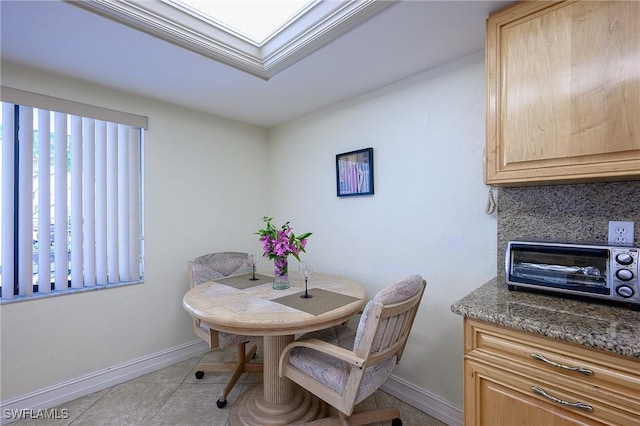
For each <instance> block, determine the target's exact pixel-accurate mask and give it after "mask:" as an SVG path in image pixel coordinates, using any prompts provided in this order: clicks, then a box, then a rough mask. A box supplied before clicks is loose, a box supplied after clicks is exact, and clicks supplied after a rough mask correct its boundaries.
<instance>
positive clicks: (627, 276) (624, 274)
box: [616, 269, 633, 281]
mask: <svg viewBox="0 0 640 426" xmlns="http://www.w3.org/2000/svg"><path fill="white" fill-rule="evenodd" d="M616 277H618V279H620V280H622V281H629V280H631V279H632V278H633V272H631V271H630V270H628V269H618V270H617V271H616Z"/></svg>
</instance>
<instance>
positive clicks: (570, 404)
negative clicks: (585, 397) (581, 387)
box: [531, 386, 593, 413]
mask: <svg viewBox="0 0 640 426" xmlns="http://www.w3.org/2000/svg"><path fill="white" fill-rule="evenodd" d="M531 390H532V391H533V392H534V393H537V394H538V395H542V396H544V397H545V398H547V399H550V400H551V401H553V402H556V403H558V404H562V405H566V406H568V407H573V408H579V409H581V410H584V411H588V412H590V413H593V407H592V406H590V405H589V404H585V403H584V402H569V401H564V400H562V399H559V398H556V397H555V396H552V395H549V394H548V393H546V392H545V391H544V389H542V388H539V387H538V386H531Z"/></svg>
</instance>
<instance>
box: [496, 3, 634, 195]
mask: <svg viewBox="0 0 640 426" xmlns="http://www.w3.org/2000/svg"><path fill="white" fill-rule="evenodd" d="M486 52H487V83H488V87H487V158H486V160H487V161H486V167H487V169H486V181H487V183H494V184H509V183H535V182H564V181H575V180H601V179H613V178H619V177H625V178H640V119H638V117H639V116H640V2H627V1H607V2H592V1H577V2H572V1H566V2H523V3H517V4H515V5H514V6H512V7H511V8H508V9H505V10H504V11H500V12H497V13H495V14H492V15H491V16H490V17H489V19H488V21H487V50H486Z"/></svg>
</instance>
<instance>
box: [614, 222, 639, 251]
mask: <svg viewBox="0 0 640 426" xmlns="http://www.w3.org/2000/svg"><path fill="white" fill-rule="evenodd" d="M633 228H634V225H633V222H618V221H614V220H610V221H609V244H613V245H616V246H632V245H633Z"/></svg>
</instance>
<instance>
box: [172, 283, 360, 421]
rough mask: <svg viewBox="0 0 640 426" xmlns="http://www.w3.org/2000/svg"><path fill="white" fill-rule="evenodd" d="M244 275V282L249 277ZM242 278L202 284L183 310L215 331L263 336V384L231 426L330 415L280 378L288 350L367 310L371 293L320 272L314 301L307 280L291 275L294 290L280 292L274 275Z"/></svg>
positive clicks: (237, 405)
mask: <svg viewBox="0 0 640 426" xmlns="http://www.w3.org/2000/svg"><path fill="white" fill-rule="evenodd" d="M243 277H244V278H243ZM258 277H259V278H261V279H262V282H260V281H256V284H257V285H252V284H251V283H246V282H244V280H245V279H246V280H248V279H249V278H251V274H248V275H247V276H237V277H231V278H224V279H218V280H216V281H210V282H206V283H203V284H200V285H198V286H196V287H194V288H192V289H191V290H189V291H188V292H187V293H186V294H185V296H184V298H183V307H184V308H185V309H186V310H187V311H188V312H189V313H190V314H191V316H193V317H194V318H197V319H199V320H201V321H202V322H203V323H204V324H206V325H207V326H208V327H211V328H212V329H215V330H219V331H224V332H227V333H234V334H241V335H248V336H262V337H263V343H264V345H263V346H264V369H263V383H262V384H261V385H256V386H254V387H253V388H251V389H249V390H248V391H246V392H244V393H243V394H242V395H240V397H239V398H238V399H237V400H236V401H235V402H234V403H233V404H232V406H231V411H230V415H229V424H231V425H236V424H237V425H260V426H270V425H287V424H297V423H306V422H309V421H312V420H314V419H318V418H322V417H325V416H326V415H327V414H328V408H327V406H326V404H325V403H324V402H322V401H320V400H319V399H318V398H316V397H315V396H313V395H311V394H310V393H309V392H307V391H306V390H303V389H301V388H299V387H298V385H296V384H295V383H293V382H292V381H290V380H289V379H287V378H284V377H283V378H281V377H279V375H278V362H279V358H280V354H281V353H282V351H283V349H284V348H285V346H287V345H288V344H289V343H291V342H293V341H294V339H295V336H296V335H299V334H302V333H307V332H311V331H316V330H321V329H324V328H328V327H332V326H334V325H338V324H342V323H344V322H346V321H348V320H349V319H350V318H351V317H352V316H353V315H354V314H356V313H357V312H358V311H360V310H362V308H363V306H364V304H365V302H366V299H367V295H366V292H365V290H364V288H363V287H362V286H361V285H360V284H359V283H357V282H355V281H353V280H349V279H346V278H343V277H339V276H334V275H327V274H320V273H315V274H313V275H312V276H311V278H310V279H309V282H308V293H309V294H310V295H311V296H312V297H311V298H308V299H305V298H301V297H300V295H301V294H303V293H304V280H303V279H302V278H301V277H300V276H299V274H292V275H290V283H291V288H289V289H286V290H274V289H273V288H272V283H271V281H268V282H267V280H268V279H269V278H268V277H266V276H264V275H258Z"/></svg>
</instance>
